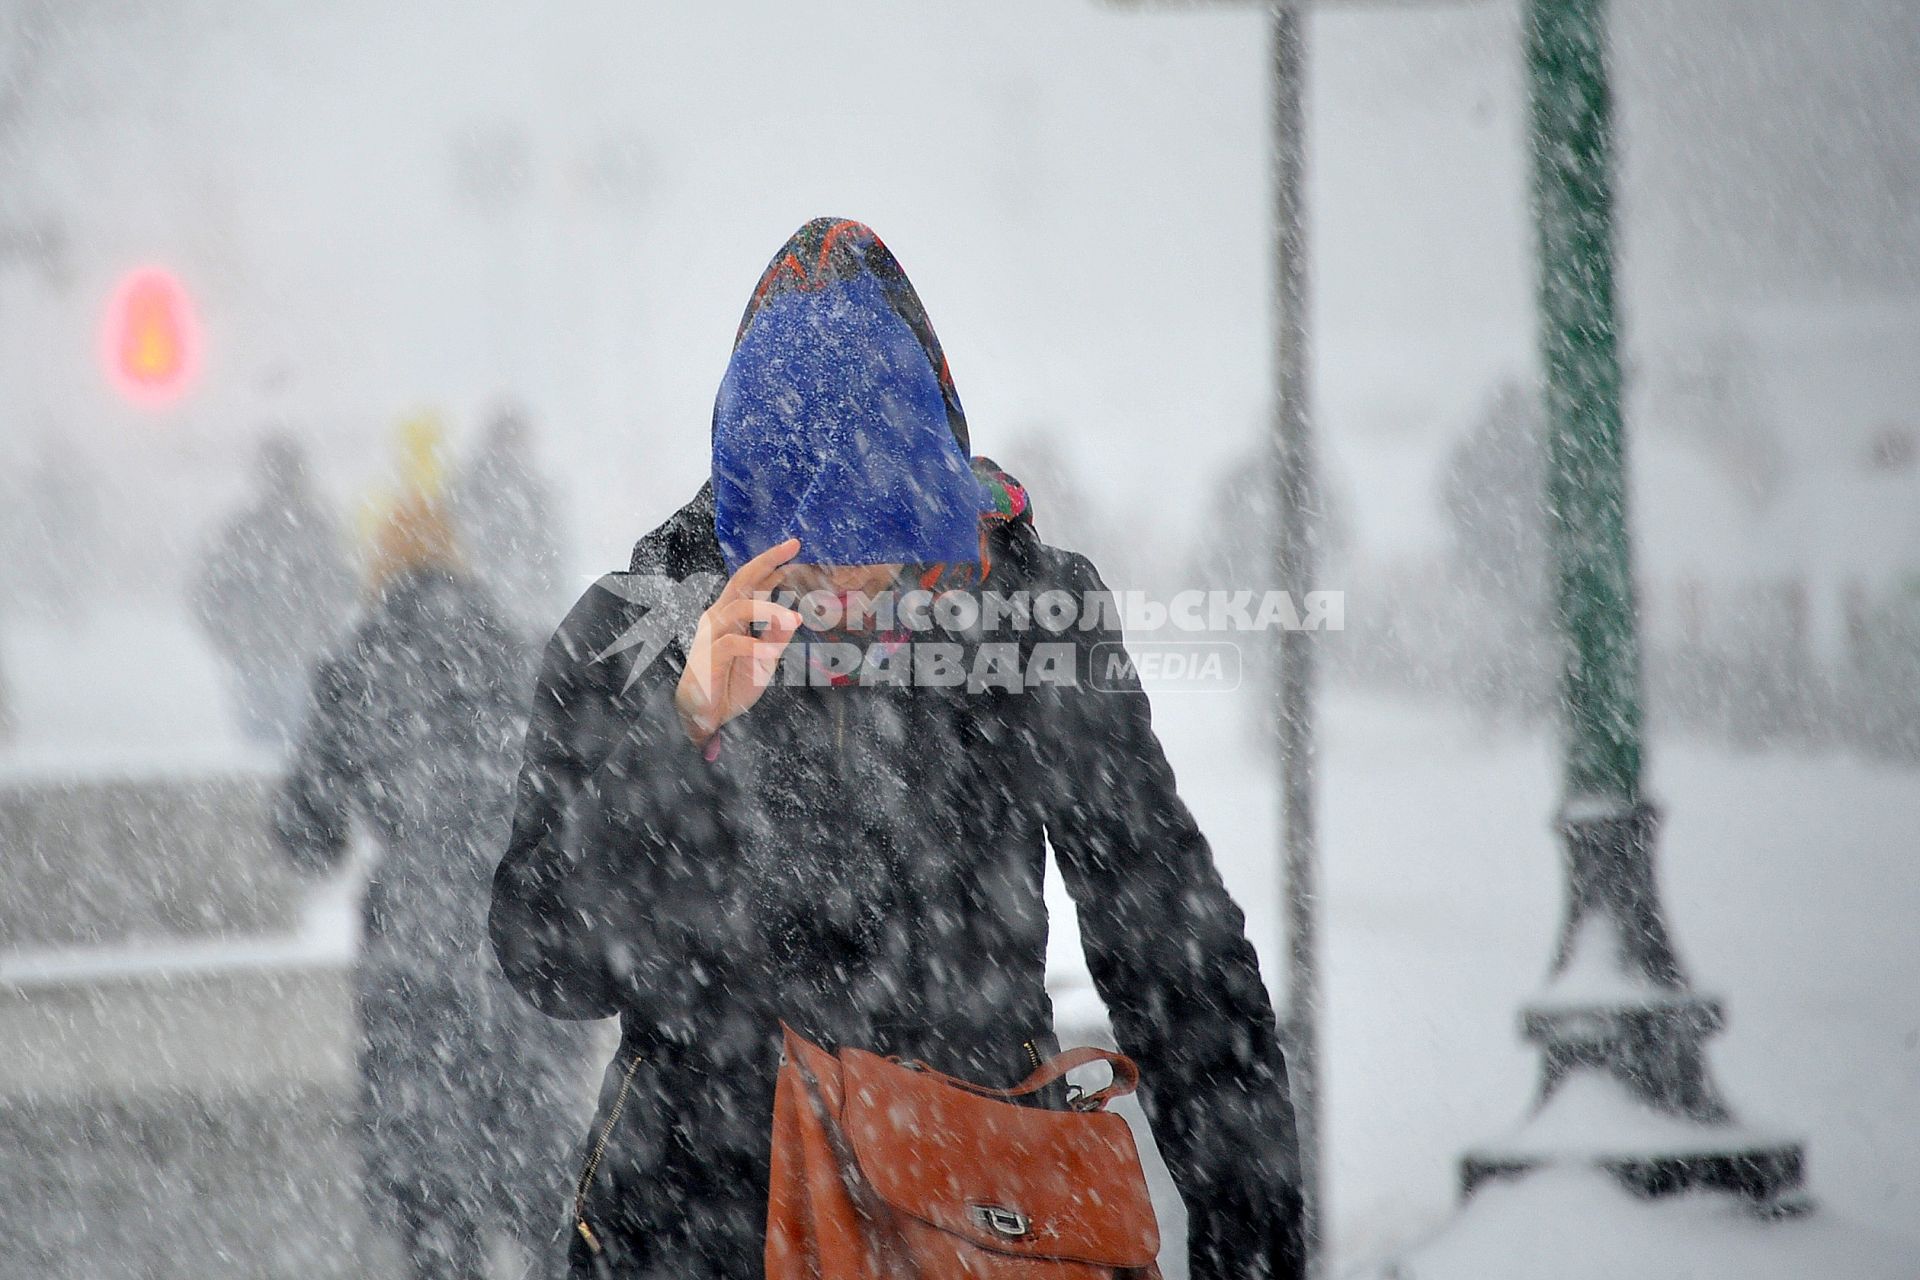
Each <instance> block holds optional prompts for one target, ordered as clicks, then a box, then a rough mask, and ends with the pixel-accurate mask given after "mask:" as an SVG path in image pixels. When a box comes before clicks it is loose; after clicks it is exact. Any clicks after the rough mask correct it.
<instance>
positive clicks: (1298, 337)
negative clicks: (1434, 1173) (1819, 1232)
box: [1268, 0, 1326, 1280]
mask: <svg viewBox="0 0 1920 1280" xmlns="http://www.w3.org/2000/svg"><path fill="white" fill-rule="evenodd" d="M1268 23H1269V58H1270V64H1269V65H1270V67H1271V78H1272V82H1273V84H1272V94H1273V100H1272V104H1271V109H1272V118H1271V129H1272V137H1271V141H1270V145H1271V147H1272V154H1271V157H1270V160H1271V163H1272V166H1273V176H1272V182H1273V193H1272V196H1273V224H1272V228H1271V234H1272V236H1273V271H1274V281H1273V285H1274V288H1273V343H1274V347H1273V370H1272V376H1273V390H1272V412H1273V429H1272V434H1271V437H1270V445H1271V449H1272V453H1271V455H1270V456H1271V461H1272V469H1273V483H1274V485H1275V490H1276V492H1275V498H1276V499H1277V501H1276V504H1275V505H1276V509H1277V511H1278V512H1279V528H1278V530H1277V533H1278V542H1279V545H1278V547H1277V553H1278V557H1279V580H1280V589H1281V590H1283V591H1286V592H1288V593H1289V594H1290V595H1291V596H1292V597H1293V599H1294V600H1295V601H1296V602H1297V601H1299V600H1301V599H1303V598H1304V596H1305V593H1306V592H1307V590H1309V589H1310V588H1311V586H1312V579H1313V573H1314V562H1315V556H1314V551H1315V548H1314V534H1315V524H1316V517H1317V513H1316V511H1315V509H1314V494H1315V493H1316V488H1315V485H1314V457H1313V438H1312V434H1311V430H1310V421H1311V419H1310V415H1309V403H1308V396H1307V390H1308V381H1307V379H1308V363H1307V358H1308V352H1307V234H1306V210H1305V207H1304V193H1305V190H1306V182H1305V177H1306V128H1305V123H1306V113H1305V110H1304V106H1303V102H1302V98H1303V95H1304V90H1305V76H1306V40H1305V32H1304V31H1303V30H1302V25H1303V24H1302V13H1301V4H1300V3H1299V0H1278V2H1277V3H1275V4H1273V5H1272V7H1271V9H1270V10H1269V17H1268ZM1310 638H1311V636H1310V633H1308V632H1305V631H1282V632H1281V633H1280V637H1279V662H1280V670H1279V678H1278V680H1277V682H1276V684H1277V690H1278V692H1277V695H1276V696H1277V699H1278V702H1279V705H1278V707H1277V708H1276V710H1277V712H1278V719H1279V728H1280V734H1279V746H1280V797H1281V815H1280V817H1281V830H1282V831H1283V832H1284V835H1283V837H1282V839H1283V845H1284V861H1285V865H1286V877H1285V883H1284V885H1283V886H1282V892H1283V894H1284V895H1285V901H1284V911H1285V920H1286V924H1287V961H1288V964H1287V995H1286V1011H1285V1018H1286V1031H1287V1048H1288V1059H1289V1064H1288V1065H1289V1074H1290V1075H1291V1077H1292V1078H1291V1087H1292V1093H1293V1105H1294V1118H1295V1123H1296V1124H1297V1126H1298V1132H1299V1146H1300V1192H1301V1196H1302V1198H1303V1199H1304V1201H1305V1219H1304V1222H1303V1223H1302V1227H1303V1231H1304V1235H1305V1239H1306V1246H1307V1275H1308V1276H1309V1277H1310V1278H1313V1280H1317V1278H1318V1277H1320V1276H1323V1275H1324V1274H1325V1272H1326V1250H1325V1241H1324V1233H1323V1230H1322V1222H1323V1221H1324V1209H1325V1200H1324V1196H1323V1189H1322V1185H1321V1176H1320V1175H1321V1162H1320V1118H1321V1110H1320V1045H1319V1036H1318V1032H1317V1027H1316V1014H1317V1012H1318V1009H1319V1003H1320V970H1319V964H1318V960H1317V955H1318V952H1317V947H1318V936H1317V932H1318V931H1317V928H1316V921H1315V909H1316V907H1317V905H1318V904H1317V897H1316V893H1317V890H1316V883H1315V882H1316V868H1315V824H1314V816H1315V815H1314V787H1313V775H1314V767H1313V766H1314V740H1313V650H1312V647H1311V646H1310V644H1309V643H1308V642H1309V640H1310Z"/></svg>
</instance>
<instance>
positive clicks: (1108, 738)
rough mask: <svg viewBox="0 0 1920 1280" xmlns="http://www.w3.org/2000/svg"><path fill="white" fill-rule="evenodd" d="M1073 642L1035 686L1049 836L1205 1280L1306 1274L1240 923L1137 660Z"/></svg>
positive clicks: (1276, 1093) (1294, 1191) (1277, 1076)
mask: <svg viewBox="0 0 1920 1280" xmlns="http://www.w3.org/2000/svg"><path fill="white" fill-rule="evenodd" d="M1052 554H1053V555H1054V556H1057V557H1058V559H1057V560H1055V561H1054V563H1053V565H1052V566H1051V569H1050V571H1049V576H1051V577H1053V578H1054V579H1055V581H1054V582H1053V583H1052V585H1054V586H1056V587H1059V588H1062V589H1065V590H1067V591H1069V592H1071V593H1072V594H1074V595H1075V596H1076V597H1079V598H1080V599H1082V600H1083V601H1084V600H1086V599H1087V598H1088V595H1089V593H1094V592H1101V593H1104V591H1105V587H1104V585H1103V584H1102V583H1101V581H1100V578H1099V575H1098V574H1097V573H1096V572H1095V571H1094V569H1093V566H1092V565H1091V564H1089V563H1088V562H1087V561H1086V560H1085V559H1084V558H1083V557H1080V556H1077V555H1069V554H1066V553H1058V552H1055V553H1052ZM1096 616H1097V615H1096ZM1075 642H1076V654H1077V658H1078V662H1077V668H1078V669H1077V671H1076V679H1075V681H1074V683H1073V685H1072V686H1071V687H1048V688H1046V689H1044V690H1036V691H1034V692H1037V693H1041V695H1042V696H1041V699H1040V702H1039V704H1038V705H1039V709H1040V711H1041V720H1042V727H1041V729H1040V731H1039V733H1038V734H1037V735H1036V739H1037V745H1038V746H1039V748H1040V749H1041V751H1042V752H1043V756H1044V758H1043V761H1042V771H1043V773H1044V774H1045V775H1046V776H1047V777H1049V779H1050V781H1051V783H1052V785H1051V787H1050V788H1049V794H1050V799H1049V800H1048V802H1047V806H1046V824H1047V836H1048V840H1049V842H1050V843H1051V844H1052V846H1053V849H1054V852H1055V855H1056V858H1057V860H1058V863H1059V866H1060V871H1061V876H1062V878H1063V880H1064V881H1065V884H1066V887H1067V889H1068V891H1069V893H1070V894H1071V895H1072V897H1073V899H1074V903H1075V906H1076V908H1077V911H1078V915H1079V918H1080V928H1081V935H1082V939H1083V942H1084V945H1085V948H1086V953H1087V962H1088V966H1089V968H1090V970H1091V972H1092V976H1093V981H1094V986H1095V987H1096V988H1097V990H1098V991H1099V994H1100V996H1101V999H1102V1000H1103V1001H1104V1002H1105V1003H1106V1006H1107V1009H1108V1012H1109V1014H1110V1015H1111V1017H1112V1020H1113V1026H1114V1031H1115V1034H1116V1036H1117V1038H1118V1040H1119V1043H1120V1046H1121V1048H1122V1049H1123V1050H1124V1051H1125V1052H1127V1053H1128V1054H1130V1055H1131V1056H1133V1057H1134V1058H1135V1059H1136V1060H1137V1061H1138V1062H1139V1064H1140V1067H1141V1074H1142V1090H1141V1093H1142V1103H1143V1104H1144V1106H1145V1107H1146V1110H1147V1114H1148V1118H1149V1120H1150V1121H1151V1123H1152V1125H1153V1132H1154V1137H1155V1139H1156V1141H1157V1142H1158V1143H1159V1145H1160V1149H1161V1153H1162V1154H1163V1155H1164V1156H1165V1158H1166V1161H1167V1165H1168V1167H1169V1169H1170V1170H1171V1172H1172V1174H1173V1177H1174V1181H1175V1183H1176V1184H1177V1185H1178V1187H1179V1190H1180V1193H1181V1198H1182V1199H1183V1200H1184V1201H1185V1202H1186V1205H1187V1209H1188V1217H1189V1241H1188V1247H1189V1252H1190V1256H1191V1260H1192V1274H1193V1275H1194V1276H1195V1277H1196V1280H1201V1278H1203V1277H1204V1278H1209V1280H1210V1278H1213V1277H1221V1278H1224V1277H1227V1276H1233V1277H1259V1278H1262V1280H1266V1278H1272V1280H1281V1278H1282V1277H1294V1276H1297V1275H1299V1274H1300V1269H1301V1267H1302V1249H1301V1242H1300V1237H1299V1231H1300V1200H1299V1193H1298V1187H1299V1153H1298V1145H1297V1141H1296V1137H1295V1131H1294V1116H1293V1106H1292V1102H1291V1100H1290V1098H1289V1095H1288V1088H1287V1072H1286V1063H1285V1061H1284V1059H1283V1057H1282V1053H1281V1049H1280V1044H1279V1038H1278V1034H1277V1028H1276V1024H1275V1019H1274V1013H1273V1007H1272V1003H1271V1001H1270V1000H1269V998H1268V995H1267V990H1266V987H1265V985H1264V984H1263V983H1262V981H1261V978H1260V970H1259V962H1258V960H1257V959H1256V957H1255V954H1254V951H1253V948H1252V946H1251V945H1250V944H1249V943H1248V941H1247V937H1246V928H1245V920H1244V917H1243V916H1242V914H1241V911H1240V908H1239V907H1238V906H1237V905H1236V904H1235V903H1234V901H1233V899H1232V897H1231V896H1229V894H1228V893H1227V890H1226V886H1225V885H1224V884H1223V883H1222V882H1221V879H1220V874H1219V871H1218V869H1217V868H1216V866H1215V864H1214V860H1213V854H1212V852H1211V850H1210V849H1209V848H1208V845H1207V841H1206V838H1205V837H1204V836H1203V835H1202V834H1201V833H1200V829H1199V827H1198V825H1197V824H1196V823H1195V821H1194V819H1193V815H1192V814H1191V813H1189V812H1188V810H1187V807H1186V805H1185V804H1184V803H1183V802H1182V801H1181V799H1180V796H1179V794H1178V792H1177V791H1176V789H1175V786H1174V776H1173V770H1172V768H1171V767H1170V766H1169V765H1168V763H1167V759H1166V756H1165V753H1164V752H1163V751H1162V750H1161V747H1160V742H1159V739H1158V738H1157V737H1156V736H1155V734H1154V730H1153V723H1152V714H1151V711H1150V708H1149V706H1148V702H1147V696H1146V694H1145V693H1144V692H1143V691H1142V689H1141V687H1140V683H1139V680H1138V679H1137V677H1136V675H1135V674H1134V672H1133V670H1132V666H1131V663H1130V662H1126V661H1121V662H1118V663H1115V662H1113V661H1112V659H1114V658H1115V657H1116V656H1118V655H1122V654H1124V646H1123V642H1122V640H1121V637H1120V635H1119V633H1118V631H1117V629H1115V628H1114V627H1112V626H1111V625H1108V623H1107V621H1106V620H1104V619H1103V620H1102V621H1101V622H1100V623H1099V624H1098V625H1096V626H1094V627H1093V628H1091V629H1081V630H1076V632H1075ZM1096 663H1097V664H1098V667H1097V668H1096Z"/></svg>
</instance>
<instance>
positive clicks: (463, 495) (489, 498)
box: [452, 404, 567, 637]
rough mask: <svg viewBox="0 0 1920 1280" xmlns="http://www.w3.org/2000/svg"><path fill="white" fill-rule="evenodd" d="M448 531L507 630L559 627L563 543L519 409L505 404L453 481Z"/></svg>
mask: <svg viewBox="0 0 1920 1280" xmlns="http://www.w3.org/2000/svg"><path fill="white" fill-rule="evenodd" d="M452 510H453V520H454V527H455V530H456V532H457V533H458V535H459V538H460V545H461V546H462V547H464V548H466V550H467V554H468V558H469V560H470V562H471V564H472V565H473V572H474V574H475V575H476V576H477V577H478V578H479V579H480V581H481V582H483V583H485V584H486V586H487V588H488V589H489V590H490V591H491V592H492V593H493V596H494V598H495V599H496V600H497V601H499V603H500V605H501V607H502V608H503V609H505V610H506V612H507V614H508V617H509V619H510V620H511V621H512V623H513V624H514V626H516V627H517V628H518V629H519V630H521V631H523V632H525V633H526V634H528V635H530V636H543V637H544V636H546V635H547V634H548V633H550V632H551V631H552V630H553V628H554V626H555V625H556V624H557V623H558V622H559V621H560V616H561V614H562V613H564V612H565V611H566V606H567V602H566V601H565V600H563V599H562V598H561V589H562V587H563V586H564V583H563V582H562V580H561V569H560V564H561V559H562V550H561V547H562V539H561V536H560V529H559V525H558V524H557V523H556V522H557V519H558V513H557V511H556V510H555V503H554V501H553V490H552V487H551V486H550V485H549V484H548V483H547V481H546V480H545V478H544V477H542V476H541V474H540V471H539V467H538V465H537V464H536V462H535V460H534V449H533V433H532V429H531V427H530V426H529V424H528V421H527V415H526V413H525V411H524V410H522V409H521V408H520V407H519V406H518V405H514V404H505V405H502V406H501V407H500V408H499V409H498V410H496V411H495V413H494V415H493V417H492V419H491V420H490V421H489V422H488V423H487V427H486V430H485V432H484V433H483V434H482V435H481V437H480V443H479V445H478V446H477V447H476V448H475V450H474V451H473V454H472V456H471V457H469V458H468V459H467V463H466V465H465V466H464V467H463V468H461V471H460V474H459V476H458V477H457V478H456V479H455V482H454V489H453V495H452Z"/></svg>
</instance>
